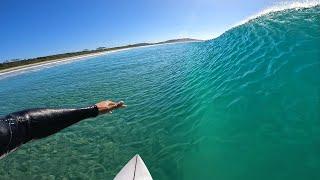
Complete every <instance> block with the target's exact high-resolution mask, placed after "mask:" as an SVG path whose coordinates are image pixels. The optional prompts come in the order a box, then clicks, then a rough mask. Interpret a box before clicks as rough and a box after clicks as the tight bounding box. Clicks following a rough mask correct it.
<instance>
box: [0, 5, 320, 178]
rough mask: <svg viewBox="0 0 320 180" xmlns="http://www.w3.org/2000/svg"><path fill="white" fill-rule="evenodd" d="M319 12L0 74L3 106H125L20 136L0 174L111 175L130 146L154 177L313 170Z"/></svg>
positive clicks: (317, 167) (285, 14) (319, 108)
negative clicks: (34, 137)
mask: <svg viewBox="0 0 320 180" xmlns="http://www.w3.org/2000/svg"><path fill="white" fill-rule="evenodd" d="M319 14H320V7H319V6H317V7H313V8H306V9H293V10H284V11H281V12H276V13H269V14H267V15H264V16H261V17H259V18H257V19H254V20H251V21H249V22H248V23H245V24H243V25H241V26H238V27H236V28H233V29H231V30H229V31H227V32H226V33H224V34H223V35H222V36H220V37H218V38H217V39H214V40H211V41H206V42H197V43H182V44H171V45H161V46H155V47H147V48H140V49H133V50H128V51H123V52H117V53H113V54H107V55H104V56H100V57H94V58H90V59H87V60H83V61H76V62H72V63H69V64H63V65H60V66H54V67H50V68H47V69H39V70H37V71H30V72H27V73H22V74H18V75H14V76H10V77H2V78H1V80H0V97H1V98H0V104H1V106H0V115H5V114H7V113H9V112H12V111H16V110H20V109H24V108H32V107H44V106H46V107H47V106H49V107H57V106H58V107H60V106H64V107H65V106H82V105H83V106H84V105H89V104H91V103H94V102H97V101H99V100H103V99H113V100H124V101H125V102H126V103H127V104H128V108H126V109H122V110H119V111H116V112H114V113H113V114H112V115H105V116H101V117H99V118H97V119H94V120H87V121H83V122H80V123H78V124H76V125H74V126H72V127H70V128H67V129H65V130H63V131H62V132H60V133H58V134H56V135H54V136H51V137H49V138H46V139H43V140H39V141H35V142H32V143H28V144H26V145H24V146H23V147H22V148H20V149H19V150H17V151H16V152H14V153H12V154H10V155H9V156H7V157H6V158H5V159H2V160H1V161H0V177H1V179H63V178H67V179H112V177H114V175H115V174H116V173H117V172H118V171H119V170H120V169H121V167H122V166H123V165H124V164H125V163H126V162H127V161H128V160H129V159H130V158H131V157H132V156H133V155H134V154H137V153H139V154H140V155H141V156H142V158H143V159H144V161H145V163H146V165H147V166H148V167H149V169H150V172H151V174H152V175H153V177H154V179H187V180H189V179H190V180H192V179H247V180H249V179H268V180H269V179H292V180H293V179H319V178H320V153H319V152H320V151H319V148H320V76H319V72H320V49H319V47H320V30H319V29H320V15H319Z"/></svg>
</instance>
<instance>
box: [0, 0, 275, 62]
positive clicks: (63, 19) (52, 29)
mask: <svg viewBox="0 0 320 180" xmlns="http://www.w3.org/2000/svg"><path fill="white" fill-rule="evenodd" d="M275 2H276V0H114V1H110V0H0V62H1V61H3V60H8V59H13V58H31V57H37V56H45V55H50V54H56V53H63V52H70V51H78V50H83V49H95V48H97V47H100V46H106V47H112V46H118V45H126V44H132V43H138V42H155V41H162V40H168V39H173V38H181V37H190V38H199V39H211V38H214V37H216V36H217V35H218V34H221V33H222V32H224V31H225V30H226V29H227V28H228V27H230V26H231V25H233V24H236V23H237V22H239V21H241V20H243V19H245V18H246V17H248V16H250V15H253V14H256V13H258V12H260V11H261V10H263V9H265V8H266V7H269V6H271V5H273V4H274V3H275Z"/></svg>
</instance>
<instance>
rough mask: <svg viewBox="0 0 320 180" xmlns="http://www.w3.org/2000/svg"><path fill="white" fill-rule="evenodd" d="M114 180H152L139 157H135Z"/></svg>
mask: <svg viewBox="0 0 320 180" xmlns="http://www.w3.org/2000/svg"><path fill="white" fill-rule="evenodd" d="M114 180H152V177H151V175H150V173H149V170H148V168H147V167H146V165H145V164H144V162H143V160H142V159H141V157H140V156H139V155H138V154H137V155H135V156H134V157H133V158H132V159H131V160H130V161H129V162H128V163H127V164H126V165H125V166H124V167H123V168H122V169H121V171H120V172H119V173H118V174H117V175H116V177H115V178H114Z"/></svg>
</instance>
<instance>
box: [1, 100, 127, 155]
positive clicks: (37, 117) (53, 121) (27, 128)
mask: <svg viewBox="0 0 320 180" xmlns="http://www.w3.org/2000/svg"><path fill="white" fill-rule="evenodd" d="M124 106H125V105H124V104H123V102H119V103H114V102H111V101H103V102H100V103H97V104H96V105H93V106H89V107H85V108H80V109H30V110H24V111H19V112H15V113H11V114H9V115H7V116H6V117H4V118H2V119H0V156H1V155H3V154H5V153H8V152H10V151H12V150H14V149H16V148H17V147H19V146H20V145H21V144H24V143H26V142H28V141H30V140H33V139H40V138H44V137H47V136H49V135H52V134H54V133H56V132H58V131H60V130H62V129H64V128H66V127H68V126H70V125H72V124H74V123H77V122H79V121H81V120H83V119H86V118H91V117H96V116H97V115H98V114H99V113H107V112H111V111H112V110H113V109H116V108H119V107H124Z"/></svg>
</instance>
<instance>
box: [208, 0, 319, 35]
mask: <svg viewBox="0 0 320 180" xmlns="http://www.w3.org/2000/svg"><path fill="white" fill-rule="evenodd" d="M319 5H320V0H304V1H283V2H278V3H276V4H275V5H273V6H270V7H268V8H266V9H264V10H262V11H260V12H259V13H256V14H254V15H251V16H249V17H247V18H246V19H244V20H242V21H240V22H237V23H235V24H233V25H231V26H230V27H229V28H227V30H226V31H224V32H223V33H221V34H220V35H218V36H216V37H215V38H213V39H216V38H218V37H219V36H221V35H222V34H224V33H225V32H227V31H229V30H231V29H233V28H235V27H238V26H241V25H243V24H246V23H248V22H249V21H251V20H253V19H257V18H259V17H261V16H264V15H267V14H269V13H273V12H279V11H284V10H289V9H296V10H298V9H304V8H312V7H316V6H319Z"/></svg>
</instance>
